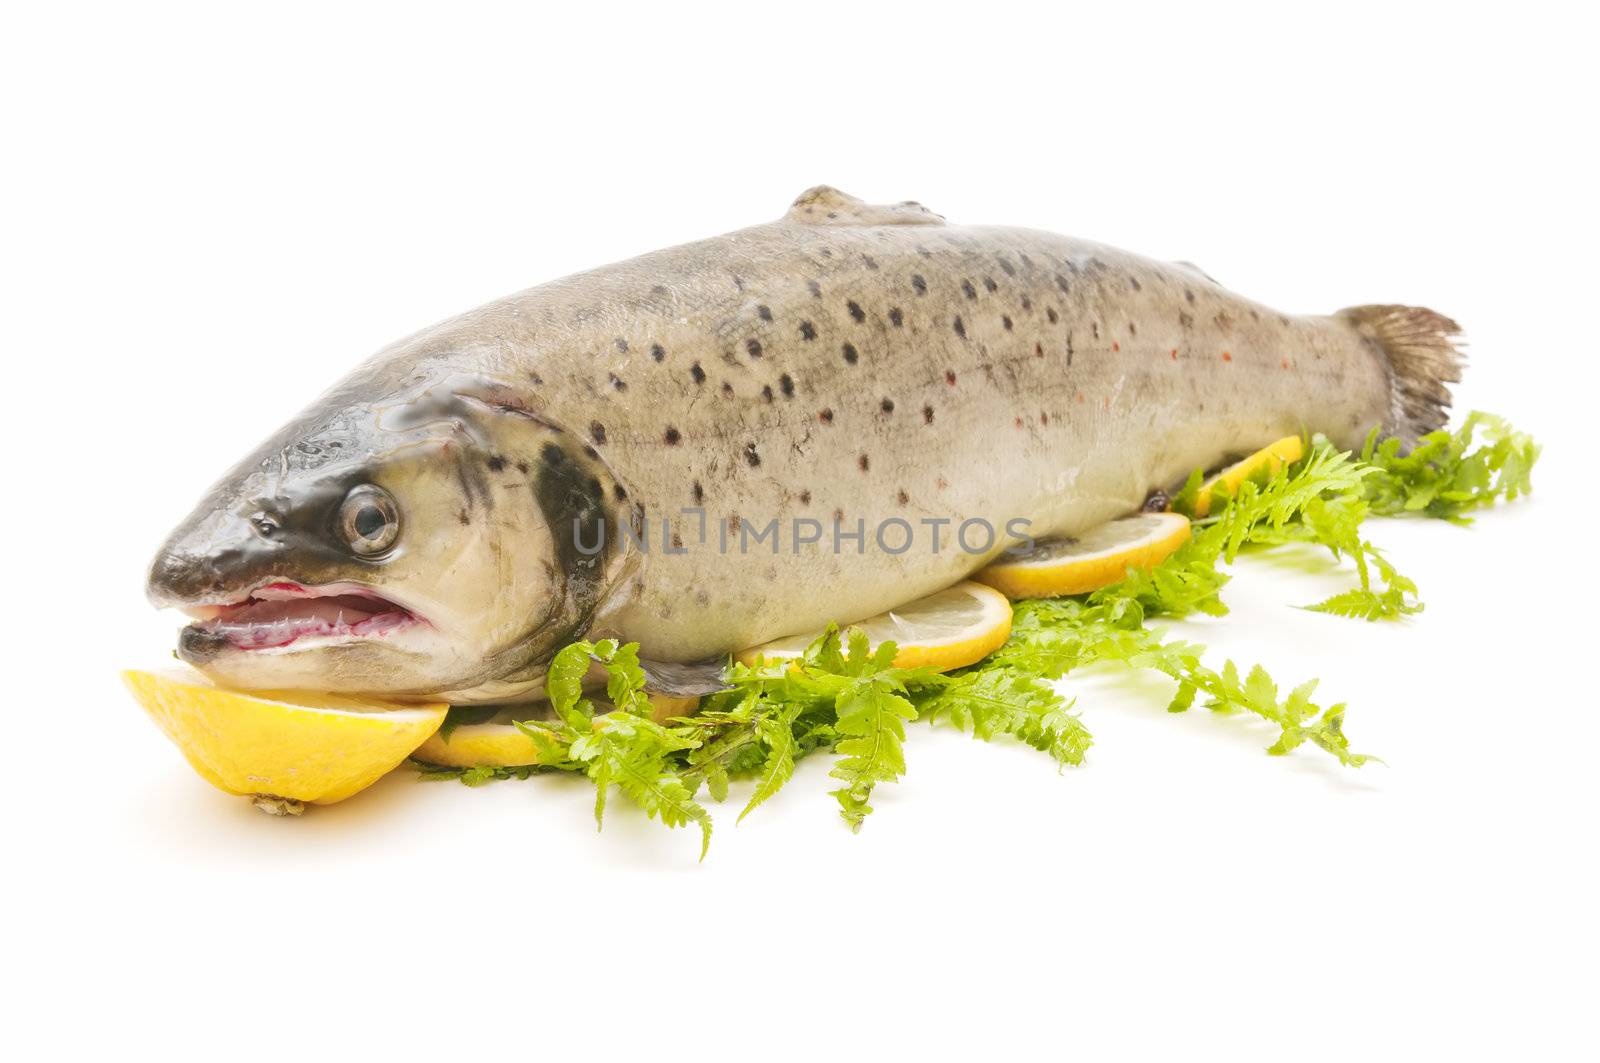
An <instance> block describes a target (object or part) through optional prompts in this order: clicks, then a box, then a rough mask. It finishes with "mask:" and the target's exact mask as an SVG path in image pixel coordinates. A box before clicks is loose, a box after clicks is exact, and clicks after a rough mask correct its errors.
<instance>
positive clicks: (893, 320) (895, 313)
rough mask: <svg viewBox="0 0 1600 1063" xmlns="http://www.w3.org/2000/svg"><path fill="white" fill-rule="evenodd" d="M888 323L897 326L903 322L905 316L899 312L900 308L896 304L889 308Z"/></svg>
mask: <svg viewBox="0 0 1600 1063" xmlns="http://www.w3.org/2000/svg"><path fill="white" fill-rule="evenodd" d="M889 324H891V325H893V326H894V327H895V328H899V327H900V326H901V325H903V324H905V317H904V316H903V315H902V314H901V313H900V308H899V307H898V306H895V307H890V308H889Z"/></svg>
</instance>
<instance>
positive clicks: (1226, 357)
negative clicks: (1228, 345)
mask: <svg viewBox="0 0 1600 1063" xmlns="http://www.w3.org/2000/svg"><path fill="white" fill-rule="evenodd" d="M1222 360H1223V361H1224V362H1231V361H1233V355H1231V354H1229V353H1228V352H1227V351H1223V352H1222Z"/></svg>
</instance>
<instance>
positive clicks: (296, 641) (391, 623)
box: [190, 613, 422, 654]
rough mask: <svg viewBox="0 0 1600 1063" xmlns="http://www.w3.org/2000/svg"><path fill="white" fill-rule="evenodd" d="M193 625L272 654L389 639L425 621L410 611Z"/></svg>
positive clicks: (240, 647) (232, 643) (239, 645)
mask: <svg viewBox="0 0 1600 1063" xmlns="http://www.w3.org/2000/svg"><path fill="white" fill-rule="evenodd" d="M190 626H191V627H193V628H195V629H196V630H198V631H200V632H202V633H204V634H206V635H210V636H213V637H217V638H223V639H226V640H227V642H228V644H229V645H230V646H232V647H233V648H234V649H238V650H248V651H251V652H254V653H263V654H270V653H274V652H285V651H291V650H295V651H298V650H310V649H321V648H324V647H327V646H336V645H341V644H344V643H350V642H361V641H364V640H369V639H382V638H389V637H392V636H393V635H395V634H396V633H398V632H402V631H405V630H407V629H408V628H416V627H421V626H422V622H421V621H419V620H418V619H417V618H416V617H413V616H411V615H410V614H407V613H382V614H379V615H377V616H371V617H367V618H365V619H359V620H354V621H353V622H352V619H350V618H346V617H343V616H335V617H334V618H333V619H332V620H326V619H322V618H287V617H286V618H283V619H280V620H270V621H260V622H245V623H239V622H229V621H224V620H207V621H201V622H197V623H195V624H192V625H190Z"/></svg>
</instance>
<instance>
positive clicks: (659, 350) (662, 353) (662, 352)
mask: <svg viewBox="0 0 1600 1063" xmlns="http://www.w3.org/2000/svg"><path fill="white" fill-rule="evenodd" d="M666 356H667V349H666V348H665V347H663V346H661V344H659V343H652V344H651V345H650V357H652V358H654V359H655V360H656V361H658V362H659V361H661V360H662V359H663V358H665V357H666Z"/></svg>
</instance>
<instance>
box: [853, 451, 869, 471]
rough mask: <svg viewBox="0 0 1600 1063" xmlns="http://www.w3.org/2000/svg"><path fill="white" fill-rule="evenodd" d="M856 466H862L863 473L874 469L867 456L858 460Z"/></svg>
mask: <svg viewBox="0 0 1600 1063" xmlns="http://www.w3.org/2000/svg"><path fill="white" fill-rule="evenodd" d="M856 464H857V465H858V466H860V468H861V471H862V472H866V471H867V470H868V469H870V468H871V467H872V462H871V460H870V459H868V457H867V456H866V455H865V454H863V455H861V456H860V457H859V458H857V459H856Z"/></svg>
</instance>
